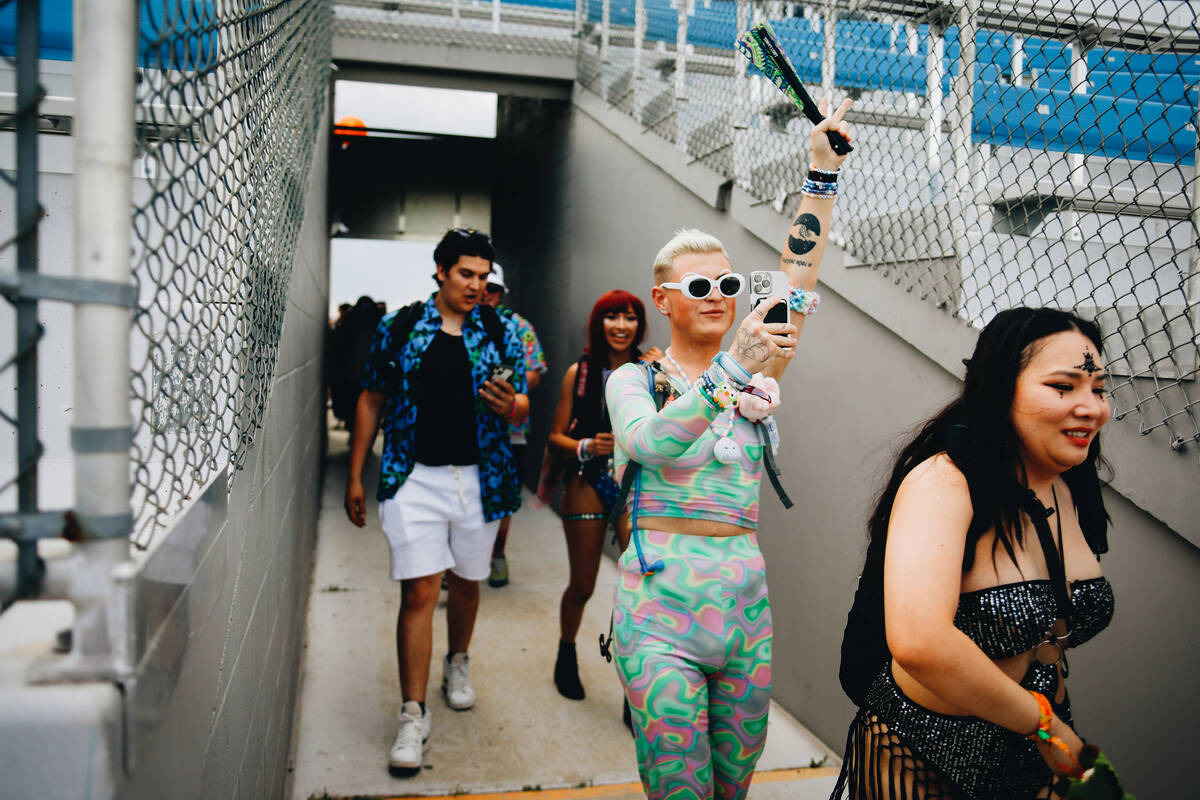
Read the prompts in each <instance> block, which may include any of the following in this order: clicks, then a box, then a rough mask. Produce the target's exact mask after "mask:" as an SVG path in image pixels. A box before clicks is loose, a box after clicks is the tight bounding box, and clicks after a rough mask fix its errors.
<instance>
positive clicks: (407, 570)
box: [346, 228, 529, 774]
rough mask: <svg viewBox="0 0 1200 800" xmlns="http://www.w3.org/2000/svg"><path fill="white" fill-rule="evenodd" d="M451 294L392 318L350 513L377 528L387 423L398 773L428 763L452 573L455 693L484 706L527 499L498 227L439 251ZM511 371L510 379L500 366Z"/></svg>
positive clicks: (466, 704)
mask: <svg viewBox="0 0 1200 800" xmlns="http://www.w3.org/2000/svg"><path fill="white" fill-rule="evenodd" d="M433 257H434V261H435V263H436V265H437V277H438V282H439V286H438V291H437V292H436V293H435V294H433V295H432V296H431V297H430V298H429V299H428V300H427V301H426V302H425V303H424V304H423V306H420V307H410V308H404V309H399V310H398V311H395V312H393V313H391V314H388V315H387V316H385V317H384V318H383V320H382V321H381V322H380V323H379V328H378V330H377V331H376V334H375V340H374V342H373V343H372V345H371V354H370V357H369V359H368V361H367V368H366V374H365V377H364V380H363V392H362V394H361V395H360V396H359V400H358V410H357V414H356V420H355V426H354V432H353V435H352V438H351V444H350V469H349V472H350V474H349V480H348V482H347V486H346V513H347V514H348V515H349V517H350V519H351V521H352V522H353V523H354V524H355V525H358V526H359V527H362V526H364V525H366V522H367V517H366V497H365V493H364V490H363V485H362V467H363V461H364V460H365V458H366V453H367V449H368V447H369V443H370V442H371V441H372V440H373V438H374V435H375V431H376V428H377V427H378V426H379V425H380V423H382V425H383V429H384V447H383V463H382V465H381V473H380V478H379V491H378V493H377V498H378V500H379V516H380V521H381V523H382V526H383V532H384V535H385V536H386V537H387V540H388V545H389V547H390V550H391V577H392V579H393V580H397V581H400V594H401V598H400V614H399V619H398V620H397V623H396V652H397V656H398V658H399V663H400V691H401V695H402V698H403V706H402V707H401V710H400V713H399V730H398V731H397V734H396V740H395V743H394V744H393V746H392V748H391V751H390V752H389V755H388V766H389V768H391V769H392V770H393V771H394V772H396V773H398V774H415V772H416V771H417V770H419V769H420V767H421V764H422V757H423V746H424V743H425V740H426V739H428V738H429V729H430V711H429V709H428V708H427V707H426V704H425V689H426V684H427V683H428V680H429V663H430V657H431V654H432V651H433V612H434V608H435V607H436V605H437V600H438V592H439V589H440V584H441V577H442V574H443V572H445V575H446V580H447V584H448V588H449V599H448V601H447V627H448V629H449V637H448V638H449V653H448V654H447V655H446V659H445V663H444V665H443V680H442V691H443V693H444V694H445V697H446V703H447V705H449V706H450V707H451V708H453V709H455V710H457V711H464V710H466V709H468V708H470V707H471V706H473V705H474V703H475V692H474V690H473V689H472V688H471V683H470V680H469V675H468V664H469V659H468V656H467V648H468V645H469V644H470V641H471V633H472V631H473V629H474V626H475V616H476V612H477V611H478V609H479V581H481V580H483V579H484V578H486V577H487V576H488V573H489V570H490V561H491V554H492V545H493V542H494V540H495V538H496V529H497V527H498V526H499V522H500V519H502V518H503V517H506V516H508V515H510V514H512V513H513V512H514V511H516V510H517V508H518V507H519V506H520V501H521V498H520V487H519V484H518V482H517V473H516V465H515V463H514V460H513V454H512V448H511V446H510V444H509V438H508V425H509V423H510V422H512V421H520V420H522V419H524V418H525V416H526V415H527V414H528V413H529V398H528V397H527V396H526V394H525V383H526V382H525V372H524V370H523V369H521V368H520V366H519V365H520V364H522V363H523V362H522V349H521V343H520V340H519V339H518V338H517V337H516V336H515V334H514V333H513V332H512V331H511V329H510V328H509V326H507V325H505V324H504V323H503V322H502V321H501V320H500V319H499V318H498V317H497V316H496V312H495V310H494V309H491V308H485V307H482V306H480V303H479V301H480V300H481V299H482V297H483V293H484V289H485V287H486V285H487V281H488V275H489V273H490V272H491V269H492V259H493V257H494V252H493V249H492V244H491V240H490V239H489V238H488V237H487V235H486V234H483V233H479V232H478V231H474V230H467V229H462V228H455V229H453V230H450V231H448V232H447V233H446V235H445V236H444V237H442V240H441V242H440V243H439V244H438V246H437V248H436V249H435V250H434V253H433ZM497 369H501V370H502V371H503V372H504V374H507V375H509V376H510V377H509V379H508V380H504V379H502V378H499V377H494V372H495V371H496V370H497Z"/></svg>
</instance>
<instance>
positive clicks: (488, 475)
mask: <svg viewBox="0 0 1200 800" xmlns="http://www.w3.org/2000/svg"><path fill="white" fill-rule="evenodd" d="M436 296H437V295H436V294H435V295H431V296H430V298H429V299H428V300H427V301H426V302H425V310H424V312H423V313H422V315H421V318H420V319H419V320H418V321H417V324H416V325H414V326H413V329H412V333H411V334H409V337H408V341H407V342H396V341H394V340H393V336H392V330H393V328H394V327H395V324H396V318H397V316H398V314H399V313H400V312H401V311H402V309H399V310H397V311H393V312H391V313H389V314H388V315H386V316H385V317H384V318H383V319H382V320H380V322H379V327H378V328H376V330H375V338H374V340H373V341H372V342H371V352H370V355H368V357H367V366H366V372H365V375H364V377H363V389H365V390H366V391H368V392H379V393H380V394H383V395H384V406H383V414H382V421H381V427H382V428H383V464H382V465H381V469H380V475H379V490H378V491H377V492H376V495H375V496H376V498H377V499H378V500H379V501H380V502H383V501H384V500H387V499H388V498H390V497H394V496H395V495H396V492H398V491H399V490H400V487H401V486H402V485H403V484H404V481H405V480H406V479H407V478H408V476H409V475H410V474H412V470H413V451H414V448H415V438H416V437H415V431H416V425H417V402H416V400H417V385H418V381H419V380H420V368H421V356H422V355H423V354H424V352H425V351H426V349H428V347H429V345H430V343H431V342H432V341H433V338H434V336H435V335H436V334H437V332H438V329H439V328H441V326H442V315H441V314H440V313H439V312H438V310H437V306H436V305H435V304H434V297H436ZM501 321H502V322H503V321H504V320H503V318H502V320H501ZM502 327H503V328H504V330H505V335H504V353H503V355H501V354H500V353H497V352H496V347H495V345H493V344H492V339H491V337H490V336H488V334H487V331H486V330H485V329H484V326H483V320H482V319H481V317H480V311H479V307H478V306H476V307H475V308H473V309H472V310H471V313H470V314H468V315H467V318H466V319H465V320H464V321H463V328H462V334H463V344H464V345H465V346H466V349H467V358H468V359H469V360H470V362H471V385H472V386H473V387H474V390H475V395H476V396H475V432H476V435H477V437H478V442H479V496H480V500H481V501H482V502H483V516H484V519H485V520H487V521H488V522H491V521H492V520H496V519H500V518H501V517H506V516H508V515H509V514H512V513H514V512H515V511H516V510H517V509H518V508H519V507H520V505H521V488H520V484H519V483H518V481H517V468H516V463H515V462H514V459H513V452H512V446H511V445H510V444H509V436H508V422H507V420H504V419H501V418H500V416H498V415H497V414H496V413H495V412H494V411H492V410H491V409H490V408H488V407H487V405H486V404H485V403H484V402H483V399H482V398H481V397H479V388H480V387H481V386H483V383H484V381H486V380H487V379H488V376H489V375H490V374H491V370H492V367H493V366H494V365H496V364H499V363H501V362H503V363H505V364H509V365H512V366H515V367H516V369H515V370H514V372H513V377H512V384H513V387H514V388H515V389H516V390H517V393H518V394H524V393H525V392H526V391H527V387H526V381H525V371H524V370H523V369H522V366H523V365H524V363H525V353H524V349H523V347H522V345H521V340H520V338H519V337H518V336H517V334H516V332H515V331H514V330H513V328H512V327H511V326H509V325H507V324H506V325H503V326H502Z"/></svg>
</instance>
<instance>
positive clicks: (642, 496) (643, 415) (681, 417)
mask: <svg viewBox="0 0 1200 800" xmlns="http://www.w3.org/2000/svg"><path fill="white" fill-rule="evenodd" d="M668 377H670V380H671V385H672V386H674V387H675V390H676V392H677V393H678V394H679V396H678V397H676V398H675V399H674V400H672V401H670V402H668V403H667V404H666V405H665V406H664V407H663V409H662V411H661V412H660V411H658V410H657V409H655V407H654V398H653V396H652V395H651V394H650V387H649V382H648V379H647V376H646V367H645V366H643V365H640V364H625V365H623V366H621V367H619V368H618V369H617V370H616V371H615V372H613V374H612V375H611V376H610V377H609V379H608V384H607V385H606V386H605V397H606V399H607V401H608V412H609V416H610V417H611V419H612V426H613V436H614V438H615V440H616V448H615V453H614V460H615V464H616V472H617V478H618V479H620V477H621V475H622V474H623V473H624V472H625V466H626V465H627V464H628V463H629V461H630V460H634V461H637V462H638V463H639V464H641V465H642V473H641V491H640V492H639V495H638V515H639V516H642V517H680V518H684V519H707V520H713V521H715V522H728V523H732V524H734V525H740V526H742V527H744V528H757V527H758V493H759V484H760V482H761V480H762V449H763V445H762V441H761V440H760V438H759V432H758V426H757V425H755V424H754V423H752V422H750V421H749V420H746V419H744V418H742V416H741V415H739V414H737V413H736V411H734V410H728V411H723V412H720V413H718V411H717V409H715V408H713V407H712V406H711V405H709V403H708V401H706V400H705V399H704V398H703V397H701V396H700V393H699V392H698V391H696V390H694V389H688V388H687V387H686V385H684V384H683V382H682V381H680V380H679V379H678V378H676V377H674V376H668ZM731 421H732V425H733V427H732V432H731V437H732V438H733V439H734V440H735V441H736V442H737V443H738V444H739V445H740V446H741V450H742V456H741V458H740V459H739V460H738V461H735V462H733V463H730V464H722V463H721V462H719V461H718V460H717V459H716V457H715V456H714V455H713V446H714V445H715V444H716V442H717V439H718V438H720V437H721V436H724V435H725V432H726V431H727V430H730V422H731ZM718 432H719V434H718ZM633 495H634V493H633V492H630V493H629V498H630V499H629V502H630V503H631V504H632V502H633Z"/></svg>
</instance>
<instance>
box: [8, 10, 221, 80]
mask: <svg viewBox="0 0 1200 800" xmlns="http://www.w3.org/2000/svg"><path fill="white" fill-rule="evenodd" d="M40 6H41V7H40V9H39V12H40V19H39V25H38V29H39V31H40V33H41V40H42V41H41V49H40V51H39V53H38V56H39V57H40V58H44V59H46V60H49V61H72V60H74V58H75V51H74V42H73V41H72V26H73V24H74V17H75V15H74V8H73V6H72V3H71V0H42V2H41V4H40ZM16 11H17V10H16V3H9V4H7V5H5V6H4V7H3V8H0V55H5V56H9V57H12V56H15V55H16V51H17V48H16V41H17V13H16ZM139 20H140V24H139V28H140V30H139V35H138V63H139V64H140V65H141V66H143V67H160V68H169V69H178V70H184V71H196V70H202V69H206V68H207V67H208V66H209V65H210V64H211V63H212V61H214V60H215V59H214V58H213V56H214V51H215V50H216V49H217V47H218V43H217V37H216V36H215V35H213V34H212V33H211V32H205V33H201V34H196V33H190V32H189V31H193V30H203V29H204V28H205V27H207V26H210V25H213V24H215V22H216V20H217V11H216V7H215V6H214V5H213V3H212V2H211V0H146V1H145V2H142V3H139ZM169 29H170V30H172V31H173V32H172V33H171V34H170V35H168V36H166V37H164V36H163V35H162V33H163V31H164V30H169Z"/></svg>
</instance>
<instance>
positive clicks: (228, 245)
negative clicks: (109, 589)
mask: <svg viewBox="0 0 1200 800" xmlns="http://www.w3.org/2000/svg"><path fill="white" fill-rule="evenodd" d="M332 19H333V14H332V8H331V6H330V3H329V2H328V0H265V1H264V0H232V2H224V1H223V2H220V3H211V2H206V0H167V2H162V0H155V1H154V2H150V0H144V2H143V3H142V6H141V25H140V36H139V59H140V69H139V71H138V87H137V142H136V146H137V153H136V156H135V161H134V164H135V181H134V187H135V188H134V193H135V197H134V207H133V233H134V237H133V238H134V253H133V276H134V280H135V282H136V284H137V297H138V309H137V311H136V312H135V317H134V332H133V362H132V370H133V375H132V393H133V401H134V453H133V460H134V470H135V474H134V498H133V508H134V512H135V527H134V531H133V537H132V538H133V542H134V544H135V545H136V546H139V547H145V546H146V544H147V543H148V542H149V541H150V539H151V538H152V537H153V536H154V534H155V532H156V531H158V530H161V529H162V528H163V527H165V526H166V525H168V524H169V523H170V521H171V519H172V518H173V517H174V515H175V514H176V513H177V512H178V511H179V509H180V508H182V507H183V506H184V505H185V504H186V503H187V502H188V501H189V500H190V499H192V498H194V497H196V496H197V495H198V493H199V491H200V490H201V489H202V488H203V487H204V486H205V484H207V483H208V481H209V480H210V479H211V478H212V477H213V476H214V475H216V474H217V473H218V471H220V470H228V471H229V472H231V473H232V472H233V471H235V470H237V469H239V468H241V467H242V466H243V465H244V463H245V459H246V455H247V452H248V451H249V449H250V446H251V444H252V443H253V442H254V439H255V434H256V432H257V430H258V428H259V426H260V425H261V421H262V417H263V411H264V409H265V407H266V403H267V398H268V395H269V392H270V388H271V380H272V375H273V372H274V368H275V359H276V353H277V349H278V345H279V335H280V329H281V327H282V324H283V314H284V306H285V302H286V299H287V291H288V285H289V280H290V275H291V269H292V261H293V258H294V255H295V249H296V241H297V235H298V233H299V229H300V225H301V222H302V221H303V217H304V200H305V195H306V192H307V190H308V173H309V167H310V164H311V162H312V156H313V145H314V143H315V142H316V140H317V133H318V125H319V122H320V120H321V117H322V114H323V112H324V108H325V100H326V96H327V91H328V80H329V64H330V58H331V48H332V25H331V23H332Z"/></svg>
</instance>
